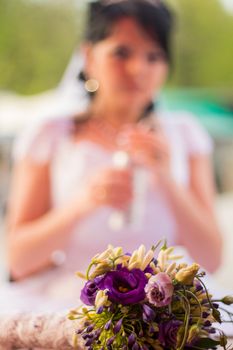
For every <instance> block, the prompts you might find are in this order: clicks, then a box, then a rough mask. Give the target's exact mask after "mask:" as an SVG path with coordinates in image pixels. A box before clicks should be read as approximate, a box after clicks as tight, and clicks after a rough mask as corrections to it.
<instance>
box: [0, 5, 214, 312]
mask: <svg viewBox="0 0 233 350" xmlns="http://www.w3.org/2000/svg"><path fill="white" fill-rule="evenodd" d="M172 32H173V17H172V15H171V13H170V11H169V9H168V8H167V7H166V6H165V5H164V3H163V2H161V1H159V0H122V1H120V0H118V1H116V0H115V1H114V0H113V1H110V0H99V1H96V2H92V3H90V11H89V17H88V24H87V29H86V37H85V40H84V43H83V47H82V52H83V56H84V65H83V68H82V70H81V71H80V72H79V76H78V79H79V82H77V84H79V85H80V84H81V85H82V87H83V89H86V91H87V94H88V96H89V103H88V106H87V108H86V110H85V111H84V112H83V113H79V114H78V115H71V116H70V117H69V118H60V119H51V120H49V121H46V122H43V123H40V125H33V126H32V127H30V128H29V129H28V130H27V131H26V132H25V134H24V136H23V137H22V138H21V139H20V140H19V141H18V142H17V144H16V147H15V154H14V155H15V168H14V174H13V183H12V190H11V196H10V201H9V210H8V257H9V268H10V274H11V276H12V279H13V280H14V281H16V282H12V283H11V285H10V286H5V287H3V288H2V289H1V291H0V306H1V309H3V310H4V309H5V310H10V309H12V310H13V309H14V310H15V308H19V309H22V310H30V309H33V310H37V309H38V310H41V309H46V310H48V309H61V308H64V307H67V308H68V307H72V306H74V305H77V300H78V298H79V290H80V286H79V281H78V279H76V278H75V276H74V273H75V271H77V270H84V269H85V268H86V265H87V263H88V262H89V261H90V258H91V257H92V256H93V255H95V254H96V253H97V252H99V251H103V250H104V249H105V248H106V246H107V245H108V244H113V245H114V246H118V245H119V246H123V248H124V250H125V251H127V250H128V251H132V250H133V249H134V248H136V247H137V246H139V245H140V244H141V243H144V244H145V245H146V246H147V247H148V248H149V247H150V246H152V245H153V244H155V243H156V242H157V241H158V240H159V239H160V238H162V237H166V238H167V241H168V244H169V245H171V244H172V245H174V244H179V245H183V246H185V247H186V248H187V250H188V251H189V253H190V255H191V256H192V258H194V259H195V260H197V261H198V262H199V263H201V264H202V265H203V266H204V267H205V268H206V269H207V270H208V271H210V272H212V271H214V270H215V269H216V268H217V267H218V265H219V264H220V260H221V236H220V233H219V231H218V227H217V224H216V219H215V215H214V209H213V202H214V185H213V174H212V170H211V163H210V156H211V151H212V143H211V140H210V138H209V136H208V135H207V134H206V132H205V131H204V130H203V129H202V127H201V126H200V125H199V124H198V123H197V121H196V120H195V119H194V118H193V117H192V116H190V115H188V114H187V113H184V112H182V113H178V112H177V113H165V112H162V111H159V110H157V109H156V106H154V104H153V102H152V101H154V100H155V99H156V98H157V97H158V94H159V92H160V90H161V88H162V87H163V84H164V83H165V81H166V78H167V75H168V73H169V65H170V63H171V53H170V36H171V34H172ZM135 203H136V204H135ZM132 213H133V214H132Z"/></svg>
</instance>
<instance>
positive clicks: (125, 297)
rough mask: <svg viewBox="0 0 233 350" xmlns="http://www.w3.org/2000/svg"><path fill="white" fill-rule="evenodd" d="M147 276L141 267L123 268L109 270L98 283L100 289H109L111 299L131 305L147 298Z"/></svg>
mask: <svg viewBox="0 0 233 350" xmlns="http://www.w3.org/2000/svg"><path fill="white" fill-rule="evenodd" d="M146 283H147V278H146V276H145V274H144V273H143V271H141V270H139V269H132V270H131V271H129V270H128V269H127V268H122V269H121V270H117V271H109V272H107V273H106V274H105V276H103V278H102V279H101V281H100V282H99V283H98V287H99V289H103V290H104V289H107V290H108V293H107V294H108V298H109V300H111V301H113V302H116V303H119V304H122V305H129V304H135V303H138V302H140V301H142V300H143V299H144V298H145V291H144V288H145V285H146Z"/></svg>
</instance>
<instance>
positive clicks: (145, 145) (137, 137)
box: [121, 125, 171, 176]
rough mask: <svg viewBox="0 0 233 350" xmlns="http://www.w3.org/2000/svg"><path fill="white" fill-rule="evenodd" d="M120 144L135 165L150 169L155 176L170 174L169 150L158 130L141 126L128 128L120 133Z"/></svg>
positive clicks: (165, 139)
mask: <svg viewBox="0 0 233 350" xmlns="http://www.w3.org/2000/svg"><path fill="white" fill-rule="evenodd" d="M121 143H122V148H123V149H124V150H125V151H127V152H128V153H130V154H131V156H132V157H133V159H134V161H135V162H136V163H138V164H142V165H145V166H148V167H150V168H152V170H154V171H155V172H156V174H157V176H160V175H166V174H167V175H169V174H170V160H171V153H170V148H169V144H168V140H167V138H166V136H165V135H164V133H163V132H162V131H161V130H160V129H159V128H158V129H156V130H153V131H150V130H148V128H147V127H145V126H143V125H138V126H135V127H133V128H129V129H128V130H126V131H124V133H122V135H121Z"/></svg>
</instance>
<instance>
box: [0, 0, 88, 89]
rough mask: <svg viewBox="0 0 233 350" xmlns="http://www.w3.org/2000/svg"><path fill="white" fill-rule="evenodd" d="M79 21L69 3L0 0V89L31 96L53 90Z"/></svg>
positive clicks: (80, 17)
mask: <svg viewBox="0 0 233 350" xmlns="http://www.w3.org/2000/svg"><path fill="white" fill-rule="evenodd" d="M79 12H80V13H79ZM82 12H83V11H82ZM82 21H83V15H82V13H81V10H80V9H79V8H77V7H76V6H75V3H74V2H73V1H71V0H69V1H43V2H42V1H40V2H39V1H29V0H24V1H23V0H0V89H6V90H14V91H17V92H20V93H24V94H32V93H36V92H39V91H43V90H45V89H49V88H52V87H54V86H55V85H56V84H57V83H58V81H59V79H60V78H61V74H62V73H63V70H64V69H65V66H66V64H67V62H68V61H69V59H70V55H71V53H72V51H73V49H74V47H75V45H76V44H77V42H79V40H80V33H81V28H82V26H83V24H82Z"/></svg>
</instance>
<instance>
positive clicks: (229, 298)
mask: <svg viewBox="0 0 233 350" xmlns="http://www.w3.org/2000/svg"><path fill="white" fill-rule="evenodd" d="M221 302H222V303H223V304H225V305H231V304H233V296H232V295H227V296H225V297H224V298H222V299H221Z"/></svg>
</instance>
